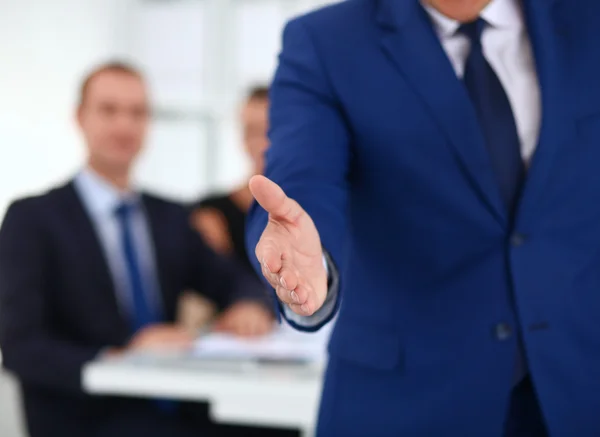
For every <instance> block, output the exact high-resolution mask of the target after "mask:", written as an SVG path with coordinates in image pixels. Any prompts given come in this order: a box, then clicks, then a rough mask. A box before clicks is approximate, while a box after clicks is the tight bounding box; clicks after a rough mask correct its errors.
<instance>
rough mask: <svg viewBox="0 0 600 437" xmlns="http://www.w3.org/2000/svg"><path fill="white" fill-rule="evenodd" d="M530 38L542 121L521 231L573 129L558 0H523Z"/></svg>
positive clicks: (524, 199)
mask: <svg viewBox="0 0 600 437" xmlns="http://www.w3.org/2000/svg"><path fill="white" fill-rule="evenodd" d="M523 3H524V9H525V16H526V20H527V28H528V32H529V38H530V39H531V43H532V46H533V51H534V56H535V63H536V68H537V76H538V80H539V83H540V89H541V96H542V124H541V129H540V135H539V141H538V145H537V148H536V151H535V154H534V156H533V159H532V162H531V166H530V169H529V173H528V176H527V181H526V183H525V186H524V189H523V195H522V198H521V206H520V209H519V213H518V217H517V220H518V221H517V225H518V226H520V229H521V231H522V232H526V229H525V226H530V225H531V224H532V219H533V216H534V213H535V211H536V210H538V208H537V206H538V202H539V200H540V198H541V196H542V194H543V193H544V187H545V185H546V184H545V182H546V181H547V179H548V176H549V174H550V170H551V169H552V167H553V164H554V158H555V155H556V151H557V150H558V149H559V147H560V145H561V144H563V143H565V142H566V141H567V140H568V139H570V138H572V136H573V135H574V133H575V123H574V119H573V118H572V116H571V115H570V113H569V111H568V105H567V103H566V102H567V99H566V98H565V97H566V93H567V92H568V88H567V83H568V82H567V80H566V78H565V77H564V67H565V65H566V59H565V58H564V51H563V50H564V41H563V39H562V37H561V36H560V35H559V34H558V32H557V28H556V26H557V24H558V23H557V22H556V20H557V19H558V18H559V17H555V16H554V15H555V7H556V5H557V4H558V3H559V0H524V2H523Z"/></svg>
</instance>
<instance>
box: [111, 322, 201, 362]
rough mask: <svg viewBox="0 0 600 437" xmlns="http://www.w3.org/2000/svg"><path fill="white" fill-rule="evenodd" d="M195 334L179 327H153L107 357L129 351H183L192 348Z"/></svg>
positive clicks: (167, 325) (112, 350)
mask: <svg viewBox="0 0 600 437" xmlns="http://www.w3.org/2000/svg"><path fill="white" fill-rule="evenodd" d="M193 342H194V333H193V332H190V331H189V330H188V329H185V328H183V327H181V326H178V325H173V324H160V325H151V326H148V327H146V328H144V329H142V330H140V331H138V332H137V333H136V334H135V335H134V336H133V338H132V339H131V340H130V341H129V343H128V344H127V345H126V346H125V347H124V348H121V349H116V348H115V349H109V350H108V351H106V355H107V356H111V355H118V354H121V353H123V352H129V351H152V350H154V351H182V350H185V349H188V348H190V347H192V345H193Z"/></svg>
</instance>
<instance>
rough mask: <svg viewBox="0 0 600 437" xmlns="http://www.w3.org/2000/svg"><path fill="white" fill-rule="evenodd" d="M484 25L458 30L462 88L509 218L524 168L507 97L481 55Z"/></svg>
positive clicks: (465, 26)
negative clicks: (465, 52)
mask: <svg viewBox="0 0 600 437" xmlns="http://www.w3.org/2000/svg"><path fill="white" fill-rule="evenodd" d="M486 25H487V23H486V22H485V21H484V20H483V19H481V18H479V19H478V20H476V21H473V22H470V23H465V24H463V25H462V26H461V27H460V29H459V32H460V33H462V34H463V35H465V36H467V37H468V38H469V40H470V41H471V51H470V53H469V57H468V58H467V62H466V64H465V74H464V84H465V86H466V88H467V90H468V93H469V96H470V98H471V101H472V103H473V106H474V107H475V111H476V113H477V117H478V119H479V124H480V126H481V129H482V131H483V136H484V139H485V144H486V147H487V149H488V152H489V156H490V162H491V164H492V168H493V171H494V175H495V177H496V180H497V182H498V186H499V189H500V194H501V196H502V199H503V200H504V203H505V205H506V208H507V211H508V212H509V215H512V213H513V212H514V208H515V203H516V202H517V200H518V196H519V191H520V188H521V184H522V183H523V179H524V175H525V166H524V164H523V159H522V157H521V145H520V141H519V135H518V133H517V126H516V123H515V118H514V116H513V112H512V109H511V107H510V102H509V100H508V96H507V95H506V92H505V91H504V88H503V86H502V84H501V83H500V80H499V79H498V76H496V73H495V72H494V70H493V69H492V67H491V66H490V64H489V63H488V62H487V60H486V59H485V56H484V55H483V50H482V47H481V34H482V33H483V29H484V28H485V26H486Z"/></svg>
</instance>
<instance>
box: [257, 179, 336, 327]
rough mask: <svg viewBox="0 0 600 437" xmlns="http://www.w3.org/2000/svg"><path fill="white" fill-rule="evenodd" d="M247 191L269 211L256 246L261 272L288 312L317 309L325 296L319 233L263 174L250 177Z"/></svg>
mask: <svg viewBox="0 0 600 437" xmlns="http://www.w3.org/2000/svg"><path fill="white" fill-rule="evenodd" d="M250 191H252V194H253V195H254V198H255V199H256V201H257V202H258V203H259V204H260V206H262V207H263V208H264V209H265V211H267V212H268V213H269V221H268V224H267V226H266V228H265V230H264V232H263V234H262V236H261V238H260V241H259V242H258V245H257V246H256V256H257V257H258V259H259V261H260V263H261V265H262V272H263V275H264V276H265V278H266V279H267V280H268V281H269V283H270V284H271V285H272V286H273V288H275V290H276V292H277V296H278V297H279V299H280V300H281V301H282V302H283V303H285V304H287V305H289V307H290V308H291V309H292V311H294V312H295V313H296V314H299V315H302V316H310V315H312V314H314V312H315V311H317V310H318V309H319V308H321V306H322V305H323V303H324V302H325V297H326V296H327V272H326V270H325V266H324V265H323V249H322V247H321V239H320V237H319V232H318V231H317V228H316V227H315V224H314V223H313V221H312V219H311V218H310V216H309V215H308V214H307V213H306V211H304V209H302V207H301V206H300V205H299V204H298V203H297V202H296V201H294V200H292V199H290V198H289V197H287V195H286V194H285V193H284V192H283V190H282V189H281V188H280V187H279V186H278V185H277V184H275V183H274V182H272V181H270V180H269V179H267V178H265V177H264V176H254V177H253V178H252V179H251V180H250Z"/></svg>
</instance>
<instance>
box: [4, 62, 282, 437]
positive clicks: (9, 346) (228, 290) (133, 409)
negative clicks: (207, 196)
mask: <svg viewBox="0 0 600 437" xmlns="http://www.w3.org/2000/svg"><path fill="white" fill-rule="evenodd" d="M125 76H127V74H125ZM125 76H124V77H121V78H118V80H121V79H123V80H126V79H127V78H126V77H125ZM107 77H108V76H107ZM98 79H100V78H97V79H96V80H98ZM105 79H106V78H105ZM109 79H110V78H109ZM109 79H106V80H109ZM112 79H115V78H112ZM112 79H110V80H112ZM128 79H130V80H134V79H135V77H128ZM103 80H104V79H103ZM115 80H117V79H115ZM135 80H137V79H135ZM123 94H124V93H123ZM94 153H96V152H94V151H92V152H91V155H92V156H93V155H94ZM91 159H92V160H93V159H95V158H91ZM93 165H95V164H93ZM121 202H126V203H127V204H128V205H131V211H130V216H129V219H130V221H129V222H128V224H129V227H128V231H127V232H126V231H124V228H121V227H120V223H121V222H120V219H119V215H118V214H116V211H117V210H118V207H119V205H120V204H121ZM125 234H129V237H130V238H129V241H133V242H134V244H132V246H133V247H134V250H135V258H134V261H132V258H130V257H129V256H128V253H130V252H131V250H132V249H131V247H129V248H126V247H125V246H127V243H126V242H125V240H127V238H124V237H126V235H125ZM127 250H129V251H130V252H127ZM132 262H135V263H136V264H137V266H136V268H137V270H138V271H139V275H135V276H136V277H137V279H138V280H139V279H140V278H141V281H143V284H141V286H140V284H137V285H135V284H133V282H132V281H135V280H136V278H133V279H132V276H131V270H130V268H129V267H131V265H130V264H131V263H132ZM138 282H139V281H138ZM136 287H137V289H141V290H143V293H144V294H145V297H146V301H145V302H141V303H140V302H139V299H140V295H139V294H138V295H136V294H135V293H134V292H133V291H132V290H134V289H135V288H136ZM186 289H193V290H197V291H199V292H201V293H203V294H204V295H205V296H206V297H208V298H210V299H212V300H214V301H215V302H216V303H217V304H218V306H219V307H220V308H221V309H226V308H228V307H229V309H228V310H227V311H226V312H225V317H227V314H228V312H231V311H234V312H237V313H240V312H244V309H246V310H247V312H248V313H249V315H250V316H252V317H254V318H253V320H251V321H250V322H251V323H254V319H257V318H259V317H262V316H264V314H270V306H271V305H272V304H271V303H269V299H268V297H267V295H266V293H265V291H264V287H263V286H262V285H261V284H260V283H259V281H258V280H257V279H255V278H253V277H251V276H249V275H246V274H244V272H243V271H240V270H239V269H238V268H237V266H235V265H232V264H230V263H229V262H228V261H226V260H224V259H221V258H219V257H218V256H217V255H215V254H214V253H213V252H212V251H211V250H209V249H208V247H207V246H206V245H205V244H204V243H203V241H202V239H201V238H200V237H199V236H198V234H197V233H196V232H195V231H193V230H192V228H191V227H190V224H189V219H188V214H187V210H186V209H185V208H183V206H180V205H178V204H175V203H173V202H169V201H166V200H163V199H160V198H158V197H155V196H152V195H149V194H142V193H136V192H135V191H131V190H130V191H127V192H125V191H121V190H119V189H118V188H117V187H116V186H115V185H113V184H112V183H111V182H109V181H108V180H107V179H106V177H103V176H100V175H99V174H98V173H97V172H96V171H95V170H92V169H91V168H86V169H85V170H83V171H82V172H80V173H79V174H78V175H77V176H76V177H75V179H74V180H73V181H70V182H69V183H67V184H66V185H64V186H61V187H58V188H56V189H52V190H51V191H49V192H48V193H46V194H43V195H41V196H37V197H30V198H27V199H22V200H18V201H16V202H15V203H13V204H12V205H11V206H10V208H9V210H8V212H7V214H6V217H5V219H4V223H3V225H2V229H1V231H0V345H1V347H2V353H3V359H4V365H5V367H6V368H8V369H9V370H11V371H12V372H14V373H15V374H16V376H17V378H18V379H19V381H20V384H21V387H22V394H23V403H24V410H25V415H26V420H27V424H28V428H29V432H30V435H31V436H32V437H54V436H77V437H78V436H82V437H83V436H86V437H87V436H105V435H107V436H108V435H110V436H137V435H140V436H142V435H143V436H144V437H147V436H155V435H156V436H159V435H168V436H187V435H200V436H206V435H213V434H211V433H209V431H208V429H209V428H210V426H209V424H208V423H204V422H205V421H206V422H208V419H207V415H206V412H205V411H204V412H202V411H201V410H202V408H198V410H200V411H199V412H198V411H192V408H191V407H192V406H191V405H184V404H176V405H172V404H168V405H167V404H166V403H164V402H163V404H162V405H161V404H160V402H159V401H156V400H127V399H117V398H112V397H91V396H88V395H86V394H85V393H84V392H83V389H82V381H81V370H82V366H83V365H84V364H85V363H87V362H89V361H91V360H94V359H95V358H96V357H98V356H99V355H100V354H103V353H108V351H113V350H118V349H120V348H127V347H129V346H130V345H131V344H132V342H136V341H137V342H138V343H139V342H142V341H144V340H143V339H140V337H141V336H142V335H143V334H139V332H140V331H142V332H143V331H144V328H146V326H136V325H139V324H140V321H139V320H138V319H139V314H138V313H139V307H140V305H141V306H143V305H146V307H147V308H149V309H150V310H149V311H150V312H152V313H153V315H152V316H148V317H149V320H147V321H146V322H148V323H145V324H146V325H148V324H150V325H151V326H150V329H152V328H156V329H158V330H160V329H163V330H165V332H166V333H167V334H169V333H171V334H173V332H175V333H177V332H178V331H177V328H175V327H174V325H171V327H170V328H169V324H173V322H174V320H175V315H176V303H177V300H178V295H179V293H180V292H181V291H184V290H186ZM136 299H137V300H138V301H136ZM261 311H263V312H264V314H262V313H261ZM269 317H270V315H269ZM142 324H144V323H142ZM163 326H164V328H163ZM169 329H171V330H172V331H169ZM171 334H169V335H170V337H169V335H167V338H166V339H165V341H167V342H168V341H169V338H171V339H172V341H181V339H180V338H178V336H177V335H171ZM136 335H137V340H136ZM147 336H148V335H146V337H147ZM166 346H168V345H166ZM165 407H168V408H165ZM204 426H206V428H203V427H204Z"/></svg>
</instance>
